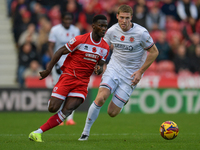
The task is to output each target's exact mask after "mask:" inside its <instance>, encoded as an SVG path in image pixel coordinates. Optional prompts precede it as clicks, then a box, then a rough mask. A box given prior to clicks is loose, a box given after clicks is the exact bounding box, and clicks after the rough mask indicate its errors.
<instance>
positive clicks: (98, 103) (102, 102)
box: [95, 96, 106, 106]
mask: <svg viewBox="0 0 200 150" xmlns="http://www.w3.org/2000/svg"><path fill="white" fill-rule="evenodd" d="M105 101H106V99H105V98H104V97H102V96H101V97H98V98H96V99H95V103H96V104H97V105H98V106H102V105H103V104H104V103H105Z"/></svg>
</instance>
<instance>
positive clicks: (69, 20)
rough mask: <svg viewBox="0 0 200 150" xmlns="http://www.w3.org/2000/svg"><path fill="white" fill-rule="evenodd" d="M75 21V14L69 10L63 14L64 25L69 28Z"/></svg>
mask: <svg viewBox="0 0 200 150" xmlns="http://www.w3.org/2000/svg"><path fill="white" fill-rule="evenodd" d="M72 22H73V14H72V13H69V12H65V13H63V14H62V25H63V26H64V27H65V28H66V29H68V28H69V26H70V25H71V24H72Z"/></svg>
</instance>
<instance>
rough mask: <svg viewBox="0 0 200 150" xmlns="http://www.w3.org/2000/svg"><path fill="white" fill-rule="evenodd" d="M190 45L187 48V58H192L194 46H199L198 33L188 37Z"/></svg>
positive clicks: (199, 38) (199, 36) (199, 37)
mask: <svg viewBox="0 0 200 150" xmlns="http://www.w3.org/2000/svg"><path fill="white" fill-rule="evenodd" d="M190 40H191V43H190V45H189V46H188V47H187V54H188V56H189V57H190V56H193V55H194V54H195V49H196V46H197V45H199V44H200V35H199V34H198V33H194V34H192V35H191V36H190Z"/></svg>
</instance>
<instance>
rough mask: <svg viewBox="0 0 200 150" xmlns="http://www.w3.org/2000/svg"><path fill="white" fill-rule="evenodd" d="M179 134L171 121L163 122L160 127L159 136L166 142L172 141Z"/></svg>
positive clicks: (175, 125)
mask: <svg viewBox="0 0 200 150" xmlns="http://www.w3.org/2000/svg"><path fill="white" fill-rule="evenodd" d="M178 133H179V128H178V125H177V124H176V123H175V122H173V121H165V122H163V123H162V124H161V126H160V135H161V136H162V137H163V138H164V139H166V140H172V139H174V138H176V137H177V135H178Z"/></svg>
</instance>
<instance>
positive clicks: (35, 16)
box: [30, 1, 47, 28]
mask: <svg viewBox="0 0 200 150" xmlns="http://www.w3.org/2000/svg"><path fill="white" fill-rule="evenodd" d="M30 10H31V16H32V22H33V23H34V24H35V26H36V28H37V25H38V22H39V18H40V17H42V16H46V17H47V10H46V9H45V8H44V7H43V6H42V5H41V4H40V3H38V2H36V1H32V2H31V3H30Z"/></svg>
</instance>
